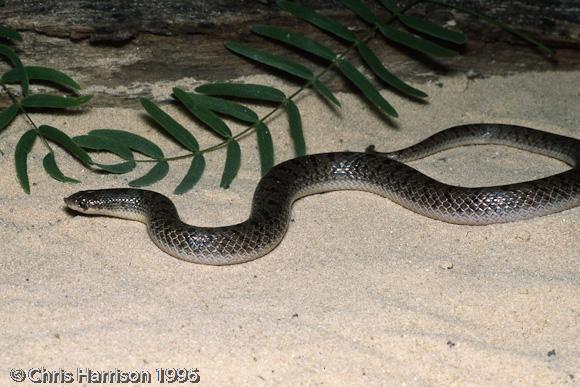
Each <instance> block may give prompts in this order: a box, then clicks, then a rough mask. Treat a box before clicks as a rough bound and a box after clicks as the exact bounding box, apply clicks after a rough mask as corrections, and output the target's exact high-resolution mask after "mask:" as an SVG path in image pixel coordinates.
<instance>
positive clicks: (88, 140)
mask: <svg viewBox="0 0 580 387" xmlns="http://www.w3.org/2000/svg"><path fill="white" fill-rule="evenodd" d="M72 140H73V141H74V142H75V143H76V144H77V145H78V146H80V147H81V148H85V149H91V150H96V151H108V152H111V153H114V154H116V155H117V156H119V157H120V158H122V159H124V160H133V153H132V152H131V150H130V149H129V147H127V146H125V145H123V144H121V143H119V142H118V141H116V140H114V139H112V138H109V137H105V136H95V135H91V134H86V135H82V136H76V137H73V139H72ZM95 165H97V164H95Z"/></svg>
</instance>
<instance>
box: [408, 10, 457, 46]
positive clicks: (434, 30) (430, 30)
mask: <svg viewBox="0 0 580 387" xmlns="http://www.w3.org/2000/svg"><path fill="white" fill-rule="evenodd" d="M398 17H399V20H400V21H401V22H402V23H403V24H404V25H406V26H407V27H409V28H412V29H414V30H415V31H419V32H422V33H424V34H427V35H431V36H433V37H435V38H438V39H441V40H446V41H448V42H451V43H455V44H463V43H465V40H466V37H465V35H464V34H462V33H461V32H456V31H451V30H448V29H447V28H443V27H440V26H438V25H437V24H434V23H431V22H430V21H429V20H426V19H423V18H418V17H416V16H408V15H399V16H398Z"/></svg>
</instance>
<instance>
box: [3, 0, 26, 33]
mask: <svg viewBox="0 0 580 387" xmlns="http://www.w3.org/2000/svg"><path fill="white" fill-rule="evenodd" d="M0 5H1V4H0ZM0 38H6V39H12V40H20V41H21V40H22V35H20V33H19V32H18V31H16V30H14V29H12V28H10V27H6V26H0Z"/></svg>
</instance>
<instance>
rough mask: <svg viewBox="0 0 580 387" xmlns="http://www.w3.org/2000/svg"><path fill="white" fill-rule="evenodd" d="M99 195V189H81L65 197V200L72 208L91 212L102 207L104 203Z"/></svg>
mask: <svg viewBox="0 0 580 387" xmlns="http://www.w3.org/2000/svg"><path fill="white" fill-rule="evenodd" d="M99 196H100V195H99V193H98V191H79V192H77V193H75V194H73V195H71V196H69V197H68V198H64V202H65V204H66V205H67V206H68V208H70V209H71V210H74V211H78V212H81V213H84V214H90V213H92V212H93V211H95V212H96V211H98V210H99V209H101V208H102V205H103V203H102V200H99Z"/></svg>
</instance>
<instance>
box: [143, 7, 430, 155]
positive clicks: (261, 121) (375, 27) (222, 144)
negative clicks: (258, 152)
mask: <svg viewBox="0 0 580 387" xmlns="http://www.w3.org/2000/svg"><path fill="white" fill-rule="evenodd" d="M422 1H425V0H415V1H412V2H411V3H409V4H408V5H407V6H405V7H404V8H402V9H401V10H400V11H399V13H398V14H403V13H405V12H407V11H408V10H409V9H411V8H413V7H414V6H415V5H417V4H419V3H421V2H422ZM396 19H397V15H391V16H390V17H389V18H388V19H387V20H386V21H385V22H384V23H385V24H390V23H392V22H393V21H395V20H396ZM378 28H379V26H378V25H377V24H375V25H373V26H372V27H371V28H369V29H368V30H367V31H366V33H365V34H364V35H363V37H362V38H361V39H357V40H356V41H355V42H354V43H353V44H352V45H350V46H349V47H347V48H346V49H345V50H344V51H343V52H341V53H340V54H338V55H337V56H336V58H335V59H334V60H333V61H332V62H331V63H330V64H329V65H328V66H326V67H325V68H324V69H322V70H321V71H320V72H319V73H318V74H316V75H315V76H314V77H313V78H312V79H310V80H308V81H307V82H306V83H305V84H303V85H302V86H300V87H299V88H298V89H296V91H295V92H294V93H292V94H291V95H290V96H289V97H286V99H285V100H284V101H282V102H281V103H280V104H278V105H277V106H276V107H274V108H273V109H272V110H271V111H270V112H268V113H267V114H266V115H264V116H263V117H262V118H260V119H259V120H258V121H256V122H255V123H254V124H252V125H250V126H248V127H247V128H245V129H244V130H242V131H241V132H240V133H238V134H236V135H235V136H233V137H231V138H230V139H228V140H225V141H222V142H220V143H218V144H216V145H212V146H210V147H208V148H205V149H201V150H199V151H197V152H192V153H187V154H184V155H179V156H172V157H164V158H161V159H147V160H143V159H141V160H135V162H138V163H156V162H158V161H174V160H182V159H187V158H191V157H194V156H195V155H198V154H204V153H208V152H213V151H214V150H217V149H220V148H223V147H225V146H226V145H227V144H228V142H229V141H232V140H238V139H241V138H244V137H246V136H248V135H250V134H252V133H253V132H254V131H255V130H256V126H257V125H258V124H264V123H265V121H266V120H267V119H268V118H270V117H271V116H272V115H274V114H275V113H276V112H277V111H278V110H280V109H281V108H283V107H284V106H285V105H286V103H287V101H292V100H293V99H294V98H295V97H296V96H297V95H299V94H300V93H301V92H302V91H304V90H305V89H306V88H308V87H310V86H312V85H313V84H314V82H316V81H318V80H320V78H321V77H322V76H324V75H325V74H326V73H328V72H329V71H330V70H332V69H333V68H334V67H336V65H337V64H338V63H339V62H340V61H341V60H342V59H343V58H344V57H345V56H346V55H348V54H349V53H350V52H351V51H353V50H355V49H356V48H357V47H358V46H359V44H361V43H366V42H368V41H369V40H371V39H372V38H373V37H374V36H375V33H376V32H377V30H378Z"/></svg>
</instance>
